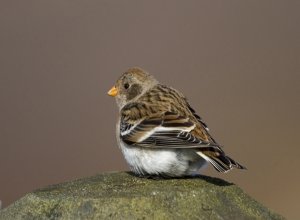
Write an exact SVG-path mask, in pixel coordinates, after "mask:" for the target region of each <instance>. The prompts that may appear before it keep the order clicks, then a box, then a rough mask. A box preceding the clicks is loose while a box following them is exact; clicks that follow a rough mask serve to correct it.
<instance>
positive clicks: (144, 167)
mask: <svg viewBox="0 0 300 220" xmlns="http://www.w3.org/2000/svg"><path fill="white" fill-rule="evenodd" d="M108 95H110V96H113V97H115V98H116V102H117V105H118V107H119V120H118V122H117V141H118V144H119V147H120V148H121V150H122V153H123V155H124V157H125V159H126V161H127V163H128V164H129V166H130V168H131V170H132V171H133V172H134V173H135V174H137V175H140V176H165V177H181V176H190V175H194V174H196V173H197V172H198V170H199V169H200V168H201V167H203V166H204V165H205V164H206V163H207V162H209V163H211V164H212V165H213V167H214V168H215V169H216V170H217V171H219V172H224V173H225V172H227V171H229V170H231V169H232V168H233V167H235V168H238V169H245V167H244V166H242V165H240V164H239V163H237V162H236V161H234V160H233V159H231V158H230V157H228V156H227V155H226V154H225V152H224V151H223V150H222V148H221V147H220V145H219V144H218V143H217V142H216V141H215V140H214V139H213V138H212V136H211V135H210V134H209V132H208V127H207V126H206V124H205V123H204V122H203V120H202V119H201V117H200V116H199V115H197V114H196V112H195V110H194V109H193V108H192V107H191V106H190V104H189V103H188V101H187V99H186V98H185V97H184V96H183V95H182V94H181V93H180V92H178V91H177V90H175V89H173V88H171V87H168V86H165V85H162V84H160V83H159V82H158V81H157V80H156V79H155V78H154V77H153V76H152V75H150V74H148V73H147V72H146V71H144V70H142V69H140V68H131V69H129V70H127V71H126V72H125V73H124V74H123V75H122V76H121V77H120V78H119V79H118V80H117V82H116V84H115V86H113V87H112V89H110V90H109V92H108Z"/></svg>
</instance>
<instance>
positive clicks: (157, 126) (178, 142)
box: [120, 112, 222, 152]
mask: <svg viewBox="0 0 300 220" xmlns="http://www.w3.org/2000/svg"><path fill="white" fill-rule="evenodd" d="M195 127H196V124H194V123H193V122H192V121H191V120H190V119H189V118H188V117H184V116H180V115H178V114H176V113H172V112H165V113H163V114H162V115H159V116H153V117H148V118H146V119H143V120H140V121H138V122H137V123H135V124H133V123H131V122H129V121H128V120H126V119H125V118H122V119H121V126H120V129H121V131H120V137H121V139H122V140H123V141H124V142H125V143H127V144H129V145H134V146H140V147H148V148H217V150H218V151H221V152H222V150H221V149H220V147H219V146H218V145H217V144H216V143H213V142H209V141H207V140H203V139H201V137H196V136H195V135H193V133H192V131H193V130H194V129H195Z"/></svg>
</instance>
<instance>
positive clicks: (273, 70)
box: [0, 0, 300, 219]
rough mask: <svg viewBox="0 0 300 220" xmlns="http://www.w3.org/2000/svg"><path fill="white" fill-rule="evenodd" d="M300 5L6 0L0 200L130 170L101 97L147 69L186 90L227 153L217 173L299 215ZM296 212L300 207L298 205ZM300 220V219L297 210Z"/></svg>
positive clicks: (0, 7) (113, 113) (0, 58)
mask: <svg viewBox="0 0 300 220" xmlns="http://www.w3.org/2000/svg"><path fill="white" fill-rule="evenodd" d="M299 6H300V4H299V1H273V0H272V1H271V0H270V1H247V2H246V1H238V0H237V1H213V2H212V1H147V2H146V1H138V0H137V1H108V0H107V1H92V0H90V1H79V0H78V1H74V0H73V1H66V0H59V1H10V0H7V1H4V0H2V1H1V3H0V29H1V33H0V74H1V75H0V77H1V78H0V99H1V100H0V101H1V102H0V104H1V112H0V120H1V121H0V123H1V124H0V129H1V131H0V135H1V138H0V141H1V143H0V144H1V146H0V147H1V148H0V150H1V151H0V199H1V200H2V202H3V204H4V206H7V205H9V204H10V203H12V202H13V201H15V200H16V199H18V198H20V197H21V196H23V195H24V194H25V193H26V192H29V191H32V190H34V189H36V188H39V187H43V186H46V185H49V184H54V183H59V182H62V181H67V180H72V179H75V178H80V177H84V176H89V175H94V174H97V173H100V172H104V171H113V170H126V169H128V167H127V165H126V163H125V162H124V160H123V157H122V155H121V152H120V150H119V149H118V147H117V146H116V140H115V122H116V117H117V114H118V112H117V107H116V104H115V102H114V100H113V99H112V98H110V97H108V96H107V95H106V92H107V90H108V89H109V88H110V87H111V86H112V85H113V84H114V82H115V80H116V79H117V78H118V77H119V75H120V74H121V73H122V72H123V71H124V70H126V69H127V68H128V67H131V66H141V67H143V68H145V69H147V70H148V71H149V72H151V73H152V74H154V75H155V76H156V77H157V78H158V79H159V80H160V81H161V82H163V83H166V84H168V85H172V86H173V87H175V88H177V89H179V90H181V91H182V92H183V93H184V94H185V95H186V96H188V97H189V100H190V102H191V103H192V106H193V107H194V108H195V109H196V110H197V112H198V113H199V114H200V115H201V116H202V117H203V118H204V119H205V121H206V122H207V123H208V125H209V127H210V129H211V132H212V134H213V135H214V137H215V138H216V139H217V140H218V141H219V142H220V143H222V144H223V145H225V149H226V152H228V153H229V154H230V155H231V156H232V157H233V158H235V159H237V160H238V161H239V162H241V163H242V164H244V165H246V166H247V167H248V171H238V170H234V171H232V172H230V173H228V174H225V175H219V174H218V173H217V172H215V171H214V170H213V169H212V168H209V169H207V170H206V171H205V174H207V175H212V176H220V177H222V178H224V179H226V180H228V181H232V182H234V183H236V184H238V185H239V186H240V187H242V188H243V189H244V190H245V191H246V192H247V193H249V194H250V195H251V196H253V197H254V198H256V199H257V200H258V201H260V202H262V203H264V204H265V205H267V206H268V207H270V208H271V209H273V210H276V211H277V212H279V213H281V214H283V215H284V216H286V217H288V218H289V219H296V218H297V216H298V214H297V213H299V197H300V193H299V191H300V190H299V189H300V187H299V185H300V172H299V156H300V146H299V144H300V141H299V140H300V138H299V131H300V126H299V118H300V117H299V112H300V102H299V94H300V86H299V80H300V31H299V23H300V13H299V11H300V7H299ZM297 208H298V209H297ZM298 217H299V216H298Z"/></svg>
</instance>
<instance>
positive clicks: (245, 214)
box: [0, 172, 283, 220]
mask: <svg viewBox="0 0 300 220" xmlns="http://www.w3.org/2000/svg"><path fill="white" fill-rule="evenodd" d="M0 219H5V220H6V219H230V220H231V219H283V217H281V216H280V215H278V214H275V213H274V212H272V211H270V210H269V209H268V208H266V207H264V206H263V205H261V204H260V203H258V202H257V201H255V200H254V199H252V198H251V197H249V196H248V195H247V194H245V193H244V192H243V191H242V190H241V189H240V188H239V187H237V186H236V185H234V184H232V183H228V182H226V181H224V180H221V179H218V178H212V177H207V176H198V177H194V178H185V179H158V180H155V179H146V178H139V177H136V176H133V175H132V174H130V173H126V172H115V173H105V174H100V175H97V176H93V177H88V178H84V179H80V180H75V181H71V182H66V183H62V184H58V185H53V186H49V187H46V188H44V189H40V190H37V191H35V192H32V193H29V194H27V195H26V196H24V197H23V198H21V199H20V200H18V201H16V202H15V203H13V204H12V205H10V206H9V207H7V208H5V209H3V210H1V211H0Z"/></svg>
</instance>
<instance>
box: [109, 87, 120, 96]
mask: <svg viewBox="0 0 300 220" xmlns="http://www.w3.org/2000/svg"><path fill="white" fill-rule="evenodd" d="M107 94H108V95H110V96H112V97H114V96H116V95H118V89H117V88H116V87H115V86H114V87H112V88H111V89H110V90H109V91H108V93H107Z"/></svg>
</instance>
